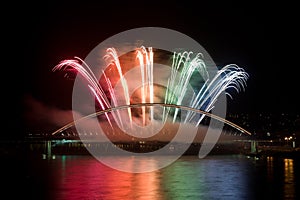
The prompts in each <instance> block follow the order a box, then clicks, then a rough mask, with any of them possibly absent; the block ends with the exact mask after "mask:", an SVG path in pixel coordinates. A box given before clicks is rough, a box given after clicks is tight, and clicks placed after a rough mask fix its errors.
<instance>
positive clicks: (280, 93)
mask: <svg viewBox="0 0 300 200" xmlns="http://www.w3.org/2000/svg"><path fill="white" fill-rule="evenodd" d="M88 2H89V1H84V4H82V3H81V2H80V1H79V2H76V1H70V2H68V1H67V2H64V3H62V2H60V1H57V2H56V1H48V2H43V3H41V4H37V3H31V4H30V3H27V4H24V5H14V6H13V7H12V9H11V14H9V15H7V16H6V19H7V22H6V23H5V25H7V27H8V28H6V29H5V32H6V33H8V34H7V36H8V37H7V41H9V42H7V43H8V44H9V45H8V46H9V47H8V49H9V50H10V51H9V56H12V58H11V59H9V60H10V63H9V65H8V67H7V69H8V70H9V73H10V74H11V76H12V77H13V79H14V80H17V83H16V84H17V86H13V90H11V89H10V87H9V84H12V83H9V82H8V81H5V83H7V84H6V86H5V88H4V91H6V92H7V93H6V94H7V95H6V96H8V95H9V97H8V98H5V100H7V101H8V102H9V103H12V102H14V101H12V100H11V99H12V98H11V95H16V96H17V97H16V98H15V99H16V100H17V101H16V104H15V106H14V111H13V112H12V116H11V117H10V121H9V123H10V122H11V123H14V121H15V120H13V119H17V120H19V122H20V123H21V124H24V121H23V115H22V113H23V112H24V110H25V109H26V105H24V104H23V101H24V99H25V97H26V96H28V95H29V96H32V97H34V98H36V99H37V100H38V101H41V102H43V103H44V104H46V105H49V106H55V107H58V108H61V109H70V108H71V107H70V104H71V95H72V91H71V88H72V85H71V83H70V82H67V81H66V80H65V79H64V78H63V77H58V76H57V74H54V73H53V72H52V71H51V69H52V68H53V67H54V66H55V65H56V64H58V62H59V61H61V60H63V59H66V58H73V57H74V56H78V57H81V58H84V57H85V56H87V54H88V53H89V52H90V51H91V50H92V49H93V48H94V47H96V46H97V45H98V44H99V43H101V42H102V41H103V40H105V39H107V38H108V37H110V36H113V35H114V34H117V33H119V32H122V31H125V30H129V29H132V28H138V27H146V26H156V27H164V28H170V29H173V30H177V31H179V32H182V33H184V34H186V35H188V36H190V37H192V38H193V39H195V40H196V41H197V42H198V43H199V44H201V45H202V46H203V47H204V48H205V49H206V51H207V52H208V53H209V54H210V55H211V57H212V58H213V60H214V61H215V62H216V63H217V64H220V65H225V64H229V63H235V64H238V65H239V66H240V67H243V68H244V69H245V70H246V71H247V72H248V73H249V75H250V78H249V80H248V81H247V88H246V91H245V92H241V93H239V94H237V95H233V96H234V99H233V101H229V107H228V109H229V110H230V111H231V112H260V111H266V112H298V113H299V112H300V109H299V108H300V106H299V105H298V103H299V102H300V101H299V100H300V99H299V97H298V96H299V95H297V93H298V90H299V89H298V86H299V81H298V80H299V79H298V71H299V67H298V62H297V57H295V56H294V55H295V53H293V52H295V51H297V50H296V49H295V47H294V46H295V42H296V41H294V39H295V35H296V34H295V31H296V29H297V26H298V24H299V23H296V22H297V20H296V19H297V18H296V14H297V13H295V11H294V9H293V8H295V6H294V5H287V4H284V5H283V4H279V3H278V4H277V3H275V2H272V3H269V4H268V3H264V4H262V3H260V1H257V2H255V1H249V2H244V1H226V2H225V1H220V2H212V1H198V2H197V4H196V2H194V1H192V2H188V1H182V2H180V3H176V2H175V1H171V2H169V3H162V1H161V2H160V1H147V2H146V3H147V5H146V4H145V3H142V1H137V2H136V3H125V2H121V1H107V2H105V1H104V3H103V2H102V1H95V2H98V3H93V2H90V3H88ZM208 2H210V3H208ZM4 20H5V18H4ZM4 39H5V38H4ZM3 77H4V76H3ZM16 88H17V89H16ZM58 97H59V98H58ZM20 111H21V112H20ZM19 114H20V116H19Z"/></svg>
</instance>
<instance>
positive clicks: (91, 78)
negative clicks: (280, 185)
mask: <svg viewBox="0 0 300 200" xmlns="http://www.w3.org/2000/svg"><path fill="white" fill-rule="evenodd" d="M75 58H76V59H78V60H72V59H71V60H63V61H61V62H60V63H59V64H58V65H56V66H55V67H54V68H53V69H52V71H56V70H67V68H68V67H71V68H72V69H74V70H75V71H76V72H78V73H79V74H80V75H82V76H83V78H84V79H85V80H87V81H88V87H89V89H90V90H91V92H92V93H93V95H94V96H95V97H96V99H97V102H98V103H99V104H100V107H101V108H102V109H103V110H105V109H107V108H110V107H111V106H110V104H109V101H108V99H107V97H106V95H105V94H104V91H103V89H102V87H101V86H100V85H99V84H98V81H97V78H96V77H95V75H94V73H93V72H92V71H91V69H90V68H89V67H88V65H87V64H86V63H85V62H84V61H83V60H81V59H80V58H78V57H75ZM79 61H81V62H82V63H83V65H82V64H80V63H79ZM105 116H106V118H107V120H108V122H109V124H110V125H111V127H112V124H111V121H110V119H109V116H108V114H105Z"/></svg>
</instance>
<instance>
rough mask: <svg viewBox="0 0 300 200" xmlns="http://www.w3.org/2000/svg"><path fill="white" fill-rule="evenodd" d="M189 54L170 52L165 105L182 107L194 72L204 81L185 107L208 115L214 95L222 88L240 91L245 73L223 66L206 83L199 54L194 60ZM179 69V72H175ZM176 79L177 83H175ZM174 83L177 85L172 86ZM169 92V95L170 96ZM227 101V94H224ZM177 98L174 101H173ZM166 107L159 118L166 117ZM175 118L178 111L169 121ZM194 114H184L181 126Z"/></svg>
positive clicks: (243, 84)
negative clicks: (171, 53) (205, 112)
mask: <svg viewBox="0 0 300 200" xmlns="http://www.w3.org/2000/svg"><path fill="white" fill-rule="evenodd" d="M191 55H192V52H183V53H178V54H177V55H176V53H174V55H173V63H172V69H171V76H170V78H169V80H168V85H167V90H166V95H165V103H174V102H176V103H175V104H176V105H182V100H183V98H184V97H185V96H186V92H187V86H188V84H189V83H190V79H191V76H192V74H193V73H194V71H195V70H198V72H199V73H200V75H201V76H202V77H203V79H204V80H205V82H204V84H203V86H202V87H201V89H200V90H199V92H198V93H197V95H196V97H195V96H193V97H192V98H191V99H192V100H191V101H190V104H189V106H190V107H192V108H197V109H201V110H205V111H207V112H210V111H211V110H212V109H213V105H214V103H215V102H216V100H217V98H218V96H219V95H220V94H221V93H222V92H224V91H226V89H229V88H234V90H236V91H237V92H239V91H240V90H241V88H242V89H244V87H245V84H246V79H247V78H248V74H247V73H246V72H245V71H244V70H243V69H242V68H239V67H238V66H237V65H227V66H225V67H223V68H222V69H221V70H219V71H218V73H217V74H216V75H215V76H214V77H213V79H212V81H209V74H208V72H207V69H206V65H205V63H204V61H203V60H202V59H201V58H200V57H202V56H203V55H202V54H200V53H198V54H197V55H196V56H195V58H193V59H191V57H190V56H191ZM180 68H181V72H179V69H180ZM177 80H178V81H177ZM175 82H177V84H176V85H175ZM170 91H172V92H173V93H172V94H170V93H171V92H170ZM226 94H227V95H229V96H230V97H231V98H232V96H231V95H230V94H229V93H226ZM176 97H177V99H176ZM169 111H170V108H167V112H165V110H164V112H163V115H164V117H163V119H164V120H165V119H166V118H167V116H168V114H169ZM177 115H178V109H175V114H174V116H173V122H175V120H176V117H177ZM195 115H196V113H192V112H187V115H186V117H185V119H184V123H186V122H191V120H192V119H193V117H194V116H195ZM203 118H204V115H201V116H200V118H199V119H198V121H197V123H196V126H198V125H199V124H200V122H201V121H202V119H203Z"/></svg>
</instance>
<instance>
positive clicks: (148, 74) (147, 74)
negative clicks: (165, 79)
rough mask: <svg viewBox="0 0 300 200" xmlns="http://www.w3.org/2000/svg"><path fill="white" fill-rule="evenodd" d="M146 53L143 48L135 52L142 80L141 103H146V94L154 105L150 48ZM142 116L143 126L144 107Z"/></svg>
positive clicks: (144, 120) (151, 113)
mask: <svg viewBox="0 0 300 200" xmlns="http://www.w3.org/2000/svg"><path fill="white" fill-rule="evenodd" d="M148 51H149V52H148ZM148 51H147V49H146V48H145V47H144V46H142V47H141V48H140V49H138V50H137V58H138V60H139V65H140V69H141V79H142V88H141V99H142V103H145V102H146V97H147V96H148V93H149V101H150V103H154V88H153V51H152V48H151V47H149V48H148ZM145 68H146V69H145ZM148 90H149V92H148ZM142 115H143V125H145V124H146V116H145V115H146V108H145V107H142ZM150 119H151V120H153V107H151V108H150Z"/></svg>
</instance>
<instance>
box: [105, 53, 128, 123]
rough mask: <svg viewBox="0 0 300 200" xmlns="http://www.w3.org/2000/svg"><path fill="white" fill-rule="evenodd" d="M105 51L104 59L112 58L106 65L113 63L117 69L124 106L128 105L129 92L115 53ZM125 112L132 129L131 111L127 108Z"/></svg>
mask: <svg viewBox="0 0 300 200" xmlns="http://www.w3.org/2000/svg"><path fill="white" fill-rule="evenodd" d="M106 51H107V54H106V55H105V56H104V59H107V58H109V57H112V60H111V61H110V63H109V64H108V65H110V64H112V63H114V64H115V66H116V67H117V69H118V73H119V76H120V80H121V84H122V87H123V92H124V96H125V101H126V104H127V105H130V96H129V92H128V85H127V81H126V79H125V78H124V76H123V73H122V68H121V64H120V61H119V57H118V55H117V52H116V50H115V49H114V48H108V49H107V50H106ZM127 112H128V116H129V121H130V126H131V127H132V114H131V109H130V108H128V109H127Z"/></svg>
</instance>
